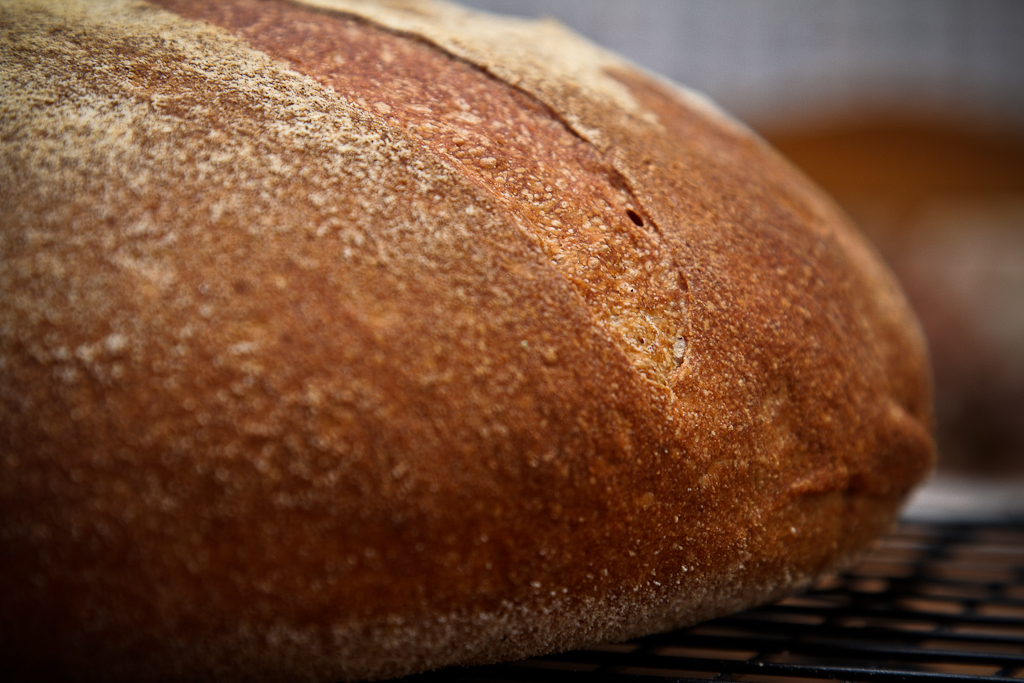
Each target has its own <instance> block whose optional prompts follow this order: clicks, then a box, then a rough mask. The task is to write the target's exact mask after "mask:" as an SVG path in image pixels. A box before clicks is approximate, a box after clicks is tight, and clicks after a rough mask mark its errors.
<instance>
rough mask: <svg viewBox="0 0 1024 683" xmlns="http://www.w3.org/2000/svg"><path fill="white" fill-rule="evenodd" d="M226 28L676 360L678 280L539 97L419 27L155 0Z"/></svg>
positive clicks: (625, 340) (640, 356)
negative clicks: (480, 193) (395, 139)
mask: <svg viewBox="0 0 1024 683" xmlns="http://www.w3.org/2000/svg"><path fill="white" fill-rule="evenodd" d="M156 4H158V5H161V6H164V7H165V8H167V9H171V10H173V11H175V12H176V13H178V14H180V15H182V16H185V17H187V18H191V19H202V20H205V21H208V22H210V23H213V24H215V25H217V26H220V27H222V28H225V29H227V30H228V31H230V32H232V33H233V34H235V35H237V36H240V37H242V38H244V39H245V40H247V41H248V42H249V43H250V44H252V45H253V46H254V47H256V48H257V49H260V50H262V51H264V52H266V53H267V54H268V55H270V56H272V57H275V58H278V59H282V60H287V61H288V62H289V63H290V64H291V65H292V67H293V68H294V69H295V70H297V71H299V72H301V73H303V74H305V75H308V76H311V77H313V78H314V79H316V80H317V81H319V82H320V83H322V84H324V85H325V86H328V87H330V88H333V89H334V90H335V91H336V92H338V93H340V94H341V95H342V96H343V97H346V98H347V99H349V100H351V101H353V103H354V104H355V105H357V106H358V107H360V108H362V109H364V110H365V111H367V112H369V113H371V114H373V115H375V116H379V117H380V118H381V119H383V120H385V121H386V122H387V123H388V124H389V125H393V126H397V127H400V128H401V129H403V130H405V131H406V132H408V133H410V134H411V135H412V136H414V137H415V138H418V139H419V140H421V141H422V142H423V143H424V144H425V145H426V146H427V147H428V148H429V149H430V150H431V151H432V152H433V153H434V154H435V155H437V156H438V157H440V158H441V159H442V160H443V162H445V163H446V164H447V165H450V166H453V167H457V168H459V171H460V172H461V173H463V174H464V175H465V176H466V177H468V178H470V179H471V180H472V181H473V182H474V183H475V184H477V185H478V186H479V187H481V188H482V189H484V190H485V191H486V192H487V193H488V194H490V195H491V196H493V197H494V198H495V199H496V200H497V201H498V202H499V203H500V204H501V205H502V206H503V207H504V208H505V209H506V210H507V211H508V212H509V213H510V214H511V215H512V216H514V217H515V220H516V223H517V224H518V225H519V226H520V229H522V230H524V231H525V232H526V233H527V234H529V235H531V236H532V237H533V238H534V239H536V240H537V241H538V242H539V243H540V245H541V247H542V249H543V251H544V253H545V254H546V255H547V257H548V258H549V259H550V261H551V263H552V265H554V267H556V268H557V269H558V270H559V271H560V272H561V273H562V274H563V276H564V277H565V278H566V279H567V280H568V282H569V283H570V284H571V286H572V287H573V289H574V290H575V291H576V292H577V293H578V294H579V296H580V297H581V298H582V299H583V301H584V302H585V304H586V306H587V308H588V310H589V311H590V312H591V314H592V316H593V317H594V318H595V321H596V322H597V324H598V325H600V326H601V327H602V329H604V330H605V331H606V332H607V333H608V334H609V335H610V336H611V337H612V338H613V339H617V340H618V344H619V346H620V347H621V348H622V349H623V351H624V352H625V353H626V355H627V356H628V357H629V359H630V361H631V362H632V364H633V365H634V367H636V368H637V370H638V371H639V372H641V373H642V374H643V375H644V376H645V377H646V378H647V379H648V380H650V381H653V382H656V383H658V384H661V385H665V386H670V385H671V382H670V376H671V375H672V373H673V372H674V371H675V370H676V369H677V367H679V366H680V364H681V363H682V362H683V359H684V355H685V349H686V339H687V337H688V334H687V315H686V313H687V310H686V297H687V286H686V281H685V278H684V277H683V275H682V273H681V272H680V268H679V267H678V265H677V264H676V263H675V262H674V259H673V257H672V255H671V254H670V253H669V250H668V249H666V248H665V247H664V245H663V244H662V243H661V239H660V235H659V234H658V231H657V227H656V226H655V225H654V223H653V221H652V219H651V218H650V216H649V215H648V214H647V213H646V211H645V210H644V207H643V206H642V205H641V204H640V202H639V201H638V200H637V198H636V196H635V195H634V194H633V192H632V191H631V190H630V188H629V186H628V183H627V182H626V180H625V178H624V177H623V176H622V175H621V174H620V173H618V171H617V170H615V168H614V165H613V164H612V163H609V161H608V160H607V158H606V156H607V154H602V153H601V151H600V150H599V149H598V148H597V147H596V146H595V145H593V144H591V143H590V142H589V141H587V140H586V139H585V138H583V137H582V136H581V135H579V134H578V133H576V132H575V131H574V130H573V129H572V128H571V126H570V125H569V123H568V122H566V121H564V120H563V119H562V118H561V117H560V116H559V115H558V114H557V113H555V112H554V111H553V110H552V109H551V108H550V107H549V106H547V105H546V104H544V103H542V102H541V101H539V100H538V99H537V98H536V97H534V96H532V95H530V94H529V93H527V92H525V91H523V90H521V89H520V88H517V87H516V86H515V85H514V84H511V83H508V82H506V81H504V80H502V79H501V78H500V77H499V76H497V75H495V74H493V73H491V72H490V71H488V70H487V69H485V68H484V67H481V66H477V65H474V64H471V63H469V62H468V61H466V60H465V59H462V58H459V57H458V56H453V55H451V54H450V53H449V52H448V51H446V50H444V49H443V48H442V47H440V46H438V45H436V44H434V43H432V42H431V41H429V40H428V39H425V38H423V37H421V36H404V37H406V38H407V40H403V41H395V40H394V38H393V35H394V33H395V32H394V31H391V30H387V29H382V28H380V27H377V26H375V25H373V24H372V22H370V21H367V20H364V19H357V18H352V17H350V16H346V15H344V14H340V13H338V12H335V11H325V10H307V9H300V8H297V7H295V6H294V5H290V4H289V3H285V2H260V3H257V2H252V1H245V2H236V3H232V4H231V5H230V6H224V5H219V4H216V3H205V2H195V1H193V0H157V3H156Z"/></svg>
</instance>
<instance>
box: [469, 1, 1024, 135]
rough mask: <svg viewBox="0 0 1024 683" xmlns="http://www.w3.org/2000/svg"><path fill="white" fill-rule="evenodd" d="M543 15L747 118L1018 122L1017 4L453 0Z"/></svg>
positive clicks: (1022, 54)
mask: <svg viewBox="0 0 1024 683" xmlns="http://www.w3.org/2000/svg"><path fill="white" fill-rule="evenodd" d="M461 2H462V4H465V5H469V6H473V7H476V8H480V9H486V10H490V11H495V12H500V13H504V14H517V15H520V16H528V17H538V16H545V15H546V16H552V17H555V18H557V19H559V20H560V21H562V23H564V24H566V25H568V26H570V27H572V28H573V29H575V30H576V31H577V32H579V33H582V34H583V35H585V36H587V37H589V38H591V39H592V40H594V41H596V42H598V43H600V44H601V45H604V46H606V47H608V48H611V49H612V50H614V51H616V52H619V53H621V54H623V55H625V56H627V57H628V58H630V59H631V60H633V61H634V62H636V63H638V64H641V65H643V66H645V67H646V68H648V69H651V70H653V71H656V72H658V73H661V74H663V75H666V76H668V77H670V78H672V79H673V80H675V81H677V82H680V83H683V84H685V85H689V86H691V87H693V88H696V89H698V90H702V91H703V92H705V93H707V94H708V95H710V96H711V97H712V98H714V99H715V100H717V101H718V102H719V103H720V104H721V105H723V106H724V107H725V108H726V109H729V110H730V111H732V112H733V113H734V114H736V115H737V116H739V117H740V118H742V119H745V120H747V121H748V122H750V123H752V124H754V125H755V126H759V125H760V126H763V125H768V126H773V127H774V126H778V125H780V124H790V125H794V124H795V125H799V124H801V123H803V122H805V121H807V122H813V121H818V120H822V119H825V120H828V119H834V118H835V117H837V116H842V115H844V114H846V113H848V112H849V111H850V110H857V113H862V112H863V111H864V110H877V111H879V112H880V113H892V112H896V113H899V112H901V111H902V112H908V113H915V114H919V113H927V112H938V113H944V114H948V115H953V116H957V117H970V118H973V119H980V120H982V121H988V122H991V123H995V124H1004V125H1007V124H1008V125H1011V126H1013V127H1014V128H1018V129H1024V0H546V1H545V0H461Z"/></svg>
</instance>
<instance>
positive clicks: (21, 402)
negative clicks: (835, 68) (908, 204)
mask: <svg viewBox="0 0 1024 683" xmlns="http://www.w3.org/2000/svg"><path fill="white" fill-rule="evenodd" d="M0 8H2V9H0V12H2V14H0V17H2V20H0V31H2V35H0V74H2V79H3V80H2V82H3V93H4V94H3V97H2V100H0V193H2V195H0V196H2V200H0V451H2V456H0V600H2V602H3V604H2V609H0V659H2V661H0V668H2V669H3V670H6V671H8V672H14V677H15V678H18V677H20V678H31V679H38V678H43V677H53V678H61V679H62V680H123V681H145V680H162V681H174V680H180V681H203V680H209V681H214V680H216V681H249V680H252V681H256V680H258V681H278V680H280V681H333V680H339V679H363V678H386V677H393V676H400V675H404V674H408V673H412V672H416V671H423V670H427V669H430V668H434V667H440V666H445V665H450V664H474V663H483V662H493V661H498V660H504V659H513V658H519V657H524V656H528V655H533V654H538V653H544V652H551V651H554V650H559V649H567V648H573V647H578V646H582V645H585V644H588V643H595V642H599V641H604V640H619V639H626V638H629V637H632V636H636V635H639V634H645V633H650V632H654V631H659V630H665V629H671V628H673V627H677V626H682V625H687V624H692V623H695V622H698V621H700V620H704V619H708V618H710V617H715V616H718V615H722V614H725V613H728V612H732V611H735V610H739V609H742V608H744V607H747V606H750V605H754V604H757V603H761V602H764V601H768V600H772V599H773V598H776V597H778V596H780V595H783V594H785V593H786V592H788V591H792V590H795V589H799V588H800V587H803V586H806V585H808V584H809V582H811V581H813V580H814V578H815V577H817V576H819V575H821V574H822V573H823V572H828V571H832V570H834V569H835V568H836V567H839V566H842V565H843V563H845V562H848V561H850V559H851V558H852V557H854V556H855V555H856V553H857V552H858V551H859V550H861V549H862V548H864V547H865V546H866V545H867V544H868V543H870V541H871V540H872V539H873V538H875V537H876V536H877V535H878V534H880V533H882V532H884V531H885V530H886V529H887V528H889V526H890V525H891V523H892V522H893V520H894V518H895V516H896V514H897V510H898V508H899V506H900V504H901V502H902V501H903V500H904V499H905V497H906V495H907V493H908V491H909V490H910V489H911V488H912V487H913V485H914V484H915V483H916V482H917V481H919V480H920V479H921V478H922V477H923V476H924V475H925V473H926V472H927V471H928V470H929V469H930V467H931V464H932V460H933V448H932V441H931V436H930V429H931V425H930V397H929V392H930V387H929V382H930V380H929V373H928V367H927V357H926V351H925V348H924V344H923V342H922V337H921V334H920V331H919V329H918V326H917V324H916V322H915V320H914V317H913V315H912V313H911V311H910V310H909V309H908V307H907V305H906V303H905V301H904V298H903V296H902V294H901V293H900V291H899V290H898V288H897V286H896V285H895V284H894V280H893V278H892V276H891V275H890V273H889V272H888V271H887V270H886V269H885V267H884V266H882V265H881V264H880V262H879V260H878V259H877V258H876V257H875V255H874V253H873V251H872V250H871V249H870V248H869V247H868V246H867V245H866V243H865V242H864V240H863V239H862V238H861V237H860V235H859V234H858V233H857V231H856V229H855V228H853V227H852V226H851V225H850V224H849V222H848V221H847V219H846V218H845V217H844V216H843V215H842V214H841V213H840V212H839V211H838V210H837V209H836V208H835V206H834V205H833V204H832V203H831V201H830V200H829V199H827V198H826V197H825V196H823V195H822V193H821V192H820V191H819V190H817V189H816V188H815V187H813V186H812V185H811V184H810V183H809V182H808V181H807V180H806V179H805V178H804V177H803V176H801V175H800V174H799V173H798V172H796V171H795V170H794V169H793V168H792V167H791V166H790V165H789V164H788V163H787V162H786V161H784V160H783V159H782V158H781V157H779V156H778V155H777V154H776V153H774V152H773V151H772V150H771V149H770V148H769V147H768V146H767V145H766V144H765V143H763V142H762V141H761V140H760V139H758V138H757V137H756V136H755V135H753V134H752V133H750V132H749V131H748V130H746V129H745V128H744V127H743V126H742V125H740V124H738V123H737V122H735V121H733V120H731V119H730V118H729V117H727V116H726V115H724V114H722V113H721V112H719V111H718V110H717V109H716V108H715V107H714V106H713V105H712V104H710V103H708V102H707V101H706V100H705V99H703V98H702V97H700V96H698V95H695V94H693V93H690V92H688V91H686V90H684V89H682V88H679V87H677V86H675V85H672V84H670V83H667V82H665V81H663V80H660V79H658V78H656V77H653V76H651V75H649V74H645V73H643V72H641V71H639V70H638V69H637V68H635V67H633V66H631V65H629V64H628V63H625V62H623V61H622V60H620V59H618V58H616V57H614V56H612V55H610V54H608V53H606V52H604V51H602V50H600V49H599V48H597V47H595V46H593V45H591V44H589V43H587V42H586V41H584V40H582V39H580V38H577V37H575V36H573V35H570V34H569V33H568V32H567V31H566V30H564V29H563V28H561V27H560V26H558V25H556V24H554V23H552V22H529V21H524V20H513V19H501V18H496V17H492V16H489V15H483V14H475V13H470V12H468V11H465V10H462V9H460V8H458V7H455V6H452V5H447V4H440V3H433V2H408V1H405V2H403V1H401V0H393V1H391V2H383V3H371V2H361V1H359V0H304V1H302V2H284V1H282V0H268V1H266V2H258V1H256V0H225V1H224V2H218V3H207V2H205V0H152V1H151V2H148V3H147V2H138V1H136V0H105V1H102V2H101V1H99V0H96V1H86V0H73V1H68V0H20V1H17V0H3V1H2V3H0Z"/></svg>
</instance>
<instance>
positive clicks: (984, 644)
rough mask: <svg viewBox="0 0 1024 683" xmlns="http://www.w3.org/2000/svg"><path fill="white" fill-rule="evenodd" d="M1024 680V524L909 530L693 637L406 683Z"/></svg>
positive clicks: (684, 633) (672, 636)
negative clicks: (828, 574)
mask: <svg viewBox="0 0 1024 683" xmlns="http://www.w3.org/2000/svg"><path fill="white" fill-rule="evenodd" d="M1007 679H1024V523H1007V522H1000V523H923V522H904V523H903V524H902V525H901V526H900V527H899V529H898V530H897V531H896V533H894V534H893V535H891V536H889V537H888V538H885V539H883V540H882V541H880V542H879V543H878V544H876V546H875V547H874V548H873V550H872V551H871V552H870V553H869V554H868V555H867V556H866V557H865V558H864V560H863V561H862V562H861V563H860V564H859V565H858V566H857V567H855V568H854V569H853V570H852V571H850V572H848V573H846V574H844V575H842V576H839V577H837V578H833V579H831V580H828V581H826V582H823V583H821V584H820V585H818V586H817V587H815V588H814V589H813V590H811V591H808V592H807V593H804V594H801V595H798V596H794V597H791V598H787V599H785V600H782V601H781V602H778V603H775V604H773V605H769V606H767V607H761V608H758V609H754V610H750V611H747V612H743V613H741V614H736V615H733V616H730V617H726V618H723V619H718V620H715V621H711V622H708V623H705V624H701V625H700V626H696V627H693V628H689V629H683V630H679V631H674V632H672V633H666V634H661V635H655V636H649V637H646V638H639V639H637V640H633V641H630V642H628V643H624V644H617V645H605V646H601V647H597V648H592V649H587V650H578V651H575V652H565V653H561V654H557V655H549V656H545V657H538V658H535V659H529V660H525V661H521V662H514V663H511V664H502V665H496V666H485V667H476V668H467V669H445V670H442V671H437V672H433V673H430V674H424V675H421V676H414V677H410V678H408V679H405V681H406V683H455V682H459V683H468V682H470V681H524V682H525V681H542V682H550V683H586V682H590V681H616V682H621V683H626V682H627V681H636V682H643V683H658V682H660V681H679V682H684V681H707V680H716V681H763V682H765V683H778V682H779V681H808V680H811V681H813V680H823V681H824V680H827V681H832V680H842V681H1003V680H1007Z"/></svg>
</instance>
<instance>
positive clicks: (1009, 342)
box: [462, 0, 1024, 505]
mask: <svg viewBox="0 0 1024 683" xmlns="http://www.w3.org/2000/svg"><path fill="white" fill-rule="evenodd" d="M462 2H463V4H467V5H470V6H473V7H477V8H480V9H485V10H490V11H495V12H501V13H504V14H516V15H520V16H528V17H539V16H551V17H555V18H557V19H559V20H560V21H561V22H562V23H564V24H566V25H568V26H570V27H572V28H573V29H575V30H576V31H577V32H579V33H582V34H583V35H585V36H587V37H589V38H591V39H592V40H594V41H595V42H597V43H599V44H601V45H604V46H605V47H608V48H610V49H612V50H614V51H616V52H619V53H620V54H622V55H625V56H626V57H628V58H629V59H631V60H632V61H634V62H636V63H637V64H639V65H641V66H643V67H646V68H647V69H650V70H652V71H656V72H658V73H661V74H663V75H665V76H668V77H669V78H671V79H673V80H675V81H677V82H679V83H682V84H685V85H687V86H690V87H692V88H695V89H697V90H700V91H702V92H704V93H706V94H708V95H710V96H711V98H712V99H714V100H715V101H717V102H718V103H719V104H720V105H722V106H723V107H724V108H725V109H727V110H728V111H730V112H732V113H733V115H735V116H736V117H738V118H740V119H741V120H743V121H745V122H746V123H747V124H748V125H750V126H751V127H752V128H753V129H754V130H756V131H757V132H759V133H760V134H761V135H762V136H764V137H765V138H767V139H768V140H769V141H770V142H771V143H773V144H774V145H775V146H776V147H777V148H779V149H780V150H781V151H782V152H783V153H784V154H786V155H787V156H788V157H789V158H790V159H791V160H793V161H794V162H795V163H796V164H797V165H798V166H800V167H802V168H803V169H804V171H805V172H806V173H808V174H809V175H810V176H811V177H812V178H814V179H815V180H817V181H818V182H819V184H821V185H823V186H824V187H825V188H826V189H827V190H828V191H830V192H831V194H832V195H833V196H834V197H835V198H836V199H837V200H838V201H839V203H840V204H842V205H843V207H844V208H845V209H846V210H847V211H848V212H849V213H850V214H851V215H852V216H853V218H854V219H855V220H856V221H857V223H858V224H859V225H860V226H861V227H862V228H863V229H864V231H865V232H866V233H867V234H868V235H869V237H870V238H871V239H872V240H873V241H874V242H875V244H876V245H877V246H878V248H879V250H880V251H881V252H882V254H883V256H884V257H885V258H886V259H887V260H888V262H889V263H890V265H891V266H892V267H893V269H894V270H895V271H896V273H897V275H898V276H899V277H900V279H901V280H902V281H903V284H904V287H905V289H906V291H907V293H908V296H909V297H910V299H911V301H912V303H913V305H914V306H915V308H916V309H917V312H918V315H919V316H920V318H921V321H922V324H923V325H924V327H925V331H926V333H927V335H928V337H929V340H930V343H931V350H932V357H933V362H934V367H935V377H936V385H937V386H936V412H937V420H938V437H939V447H940V457H941V463H940V474H941V475H945V476H946V478H947V479H948V478H950V477H953V478H956V477H960V478H962V477H965V476H966V477H970V478H973V480H974V481H975V483H976V482H977V481H978V480H979V479H981V480H982V481H983V482H984V481H986V480H987V481H988V482H990V483H991V484H992V486H989V487H988V488H985V487H984V486H982V488H980V489H977V490H978V491H980V493H979V495H980V496H981V497H982V498H985V497H986V492H989V495H988V496H987V497H988V498H989V499H992V495H991V492H993V491H995V490H996V489H995V488H993V486H995V484H996V482H1004V483H1005V482H1006V481H1007V480H1012V481H1014V482H1017V483H1018V484H1019V483H1024V2H1022V1H1021V0H462ZM996 488H998V487H996ZM947 493H948V492H947ZM944 495H945V494H944ZM1007 495H1012V496H1013V497H1014V498H1024V488H1022V487H1019V486H1015V487H1014V489H1013V492H1012V493H1011V494H1007ZM943 500H944V503H943V504H945V505H950V504H952V503H951V502H950V500H949V499H943ZM1017 503H1018V504H1024V501H1021V500H1018V501H1017Z"/></svg>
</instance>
